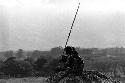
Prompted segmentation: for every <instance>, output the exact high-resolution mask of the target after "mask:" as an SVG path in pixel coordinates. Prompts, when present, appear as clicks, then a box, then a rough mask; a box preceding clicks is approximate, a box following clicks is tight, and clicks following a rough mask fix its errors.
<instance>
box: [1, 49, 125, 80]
mask: <svg viewBox="0 0 125 83" xmlns="http://www.w3.org/2000/svg"><path fill="white" fill-rule="evenodd" d="M76 49H77V50H78V52H79V55H80V56H81V57H82V58H84V62H85V70H97V71H100V72H103V73H106V74H107V75H108V76H111V77H112V78H122V79H124V77H125V54H124V49H123V48H122V51H121V50H120V49H121V48H110V49H109V48H108V49H97V48H89V49H88V48H86V49H80V48H76ZM114 49H115V51H113V50H114ZM62 51H63V49H62V48H61V47H57V48H52V49H51V50H50V51H39V50H35V51H24V50H22V49H19V50H18V51H16V52H14V51H5V52H1V53H0V54H1V56H2V57H1V60H0V78H1V79H2V78H11V77H15V78H21V77H22V78H23V77H31V76H33V77H34V76H35V77H37V76H38V77H40V76H42V77H47V76H49V75H51V74H52V73H53V72H54V70H55V68H56V67H57V65H58V60H59V58H60V54H62Z"/></svg>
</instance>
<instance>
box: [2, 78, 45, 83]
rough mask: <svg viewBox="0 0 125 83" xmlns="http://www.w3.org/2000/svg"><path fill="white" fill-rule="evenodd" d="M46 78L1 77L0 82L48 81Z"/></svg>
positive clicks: (27, 82)
mask: <svg viewBox="0 0 125 83" xmlns="http://www.w3.org/2000/svg"><path fill="white" fill-rule="evenodd" d="M45 81H46V78H43V77H39V78H35V77H32V78H11V79H1V80H0V83H46V82H45Z"/></svg>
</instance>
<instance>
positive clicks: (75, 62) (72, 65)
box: [57, 46, 84, 73]
mask: <svg viewBox="0 0 125 83" xmlns="http://www.w3.org/2000/svg"><path fill="white" fill-rule="evenodd" d="M64 52H65V55H62V58H61V60H60V65H61V64H63V66H62V68H61V67H58V68H57V72H59V71H62V70H67V69H68V70H69V72H70V71H72V73H82V71H83V67H84V63H83V60H82V59H81V58H80V57H79V56H78V53H77V51H76V50H75V48H74V47H70V46H67V47H66V48H65V49H64ZM60 65H59V66H60ZM70 73H71V72H70Z"/></svg>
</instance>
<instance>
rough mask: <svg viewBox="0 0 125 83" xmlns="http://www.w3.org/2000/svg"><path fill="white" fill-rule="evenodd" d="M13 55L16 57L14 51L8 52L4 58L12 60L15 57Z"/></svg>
mask: <svg viewBox="0 0 125 83" xmlns="http://www.w3.org/2000/svg"><path fill="white" fill-rule="evenodd" d="M13 55H14V53H13V51H11V50H10V51H6V52H5V54H4V56H5V57H6V58H7V59H8V58H10V57H13Z"/></svg>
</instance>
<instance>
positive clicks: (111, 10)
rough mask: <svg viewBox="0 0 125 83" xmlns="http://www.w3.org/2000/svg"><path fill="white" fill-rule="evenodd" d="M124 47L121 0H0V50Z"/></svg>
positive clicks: (124, 4)
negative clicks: (68, 39)
mask: <svg viewBox="0 0 125 83" xmlns="http://www.w3.org/2000/svg"><path fill="white" fill-rule="evenodd" d="M79 2H81V5H80V9H79V12H78V15H77V18H76V21H75V24H74V27H73V30H72V34H71V37H70V41H69V42H68V45H72V46H80V47H99V48H103V47H112V46H113V47H115V46H125V0H0V50H8V49H12V50H17V49H19V48H22V49H24V50H33V49H38V50H48V49H50V48H52V47H55V46H64V45H65V42H66V38H67V36H68V32H69V29H70V26H71V23H72V20H73V17H74V15H75V12H76V9H77V6H78V3H79Z"/></svg>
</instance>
